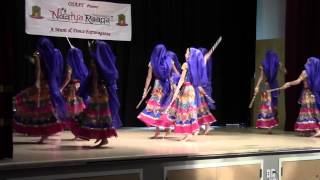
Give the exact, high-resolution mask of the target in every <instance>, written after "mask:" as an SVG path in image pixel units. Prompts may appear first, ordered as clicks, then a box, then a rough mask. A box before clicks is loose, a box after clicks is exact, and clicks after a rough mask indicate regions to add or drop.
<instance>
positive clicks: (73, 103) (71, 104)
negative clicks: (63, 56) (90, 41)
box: [60, 47, 88, 126]
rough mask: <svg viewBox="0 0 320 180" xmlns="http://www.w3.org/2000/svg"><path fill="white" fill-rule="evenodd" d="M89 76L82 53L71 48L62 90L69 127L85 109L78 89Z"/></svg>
mask: <svg viewBox="0 0 320 180" xmlns="http://www.w3.org/2000/svg"><path fill="white" fill-rule="evenodd" d="M87 76H88V69H87V67H86V65H85V63H84V60H83V54H82V51H81V50H80V49H78V48H75V47H71V48H70V49H69V51H68V56H67V70H66V77H65V80H64V82H63V84H62V86H61V88H60V91H61V92H63V94H64V97H65V99H66V102H67V109H68V112H69V115H70V117H69V119H68V122H66V124H67V126H69V125H68V124H69V122H70V121H74V119H75V117H76V116H78V115H79V114H80V113H81V112H82V111H83V110H84V108H85V104H84V102H83V100H82V98H81V97H80V96H78V95H77V92H78V89H79V87H80V86H81V84H83V83H84V80H85V79H86V78H87Z"/></svg>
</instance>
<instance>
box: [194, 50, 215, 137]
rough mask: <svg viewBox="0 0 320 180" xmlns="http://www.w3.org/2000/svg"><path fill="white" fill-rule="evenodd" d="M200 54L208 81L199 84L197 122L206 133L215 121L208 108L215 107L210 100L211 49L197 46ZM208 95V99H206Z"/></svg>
mask: <svg viewBox="0 0 320 180" xmlns="http://www.w3.org/2000/svg"><path fill="white" fill-rule="evenodd" d="M199 50H200V51H201V53H202V55H203V56H204V60H205V64H206V68H205V69H203V70H204V71H205V72H203V73H204V74H205V75H206V76H207V78H205V79H207V80H208V81H207V82H204V81H202V84H201V87H200V89H201V93H200V99H201V103H200V105H199V106H198V123H199V125H200V126H201V125H204V126H205V130H204V135H207V134H208V133H209V132H210V130H211V124H212V123H214V122H216V121H217V120H216V118H215V117H214V116H213V115H212V113H211V112H210V109H215V104H214V102H213V101H212V98H211V97H212V66H213V60H212V58H211V54H212V53H213V51H212V50H210V51H208V50H207V49H206V48H199ZM208 97H209V98H210V99H208Z"/></svg>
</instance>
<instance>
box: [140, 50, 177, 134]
mask: <svg viewBox="0 0 320 180" xmlns="http://www.w3.org/2000/svg"><path fill="white" fill-rule="evenodd" d="M172 58H173V56H172V54H171V55H170V54H169V55H168V54H167V50H166V48H165V46H164V45H163V44H158V45H156V47H155V48H154V49H153V51H152V54H151V58H150V62H149V65H148V66H149V69H148V75H147V78H146V82H145V87H144V91H143V96H142V99H144V98H145V97H146V96H147V91H148V87H149V85H150V83H151V79H152V75H153V74H154V76H155V77H156V79H155V82H154V86H153V89H152V93H151V97H150V99H149V100H148V101H147V105H146V107H145V109H144V110H143V111H142V112H141V113H140V114H139V115H138V117H137V118H138V119H140V120H141V121H142V122H144V123H145V124H146V125H147V126H155V127H156V131H155V134H154V136H153V137H152V138H157V137H158V136H159V135H160V126H164V127H165V128H167V129H169V126H167V124H163V123H161V121H160V117H161V113H162V111H163V109H165V107H166V106H167V105H168V102H169V101H170V98H171V96H170V95H171V90H172V87H171V83H170V75H171V71H172V67H175V66H172V65H173V64H174V61H173V60H172ZM172 62H173V63H172ZM173 69H176V68H173ZM175 72H176V73H177V74H179V73H178V71H177V70H175Z"/></svg>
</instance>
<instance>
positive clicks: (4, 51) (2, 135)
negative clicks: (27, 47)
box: [0, 11, 13, 159]
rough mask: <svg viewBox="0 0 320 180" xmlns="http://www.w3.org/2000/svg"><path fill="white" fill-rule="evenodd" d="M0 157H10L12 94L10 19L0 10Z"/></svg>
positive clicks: (11, 149) (11, 150)
mask: <svg viewBox="0 0 320 180" xmlns="http://www.w3.org/2000/svg"><path fill="white" fill-rule="evenodd" d="M0 17H1V24H2V25H1V28H0V42H1V45H0V55H1V59H0V159H2V158H11V157H12V153H13V147H12V128H11V119H12V113H11V110H12V106H11V102H12V100H11V99H12V94H13V84H12V82H13V48H12V47H13V44H12V43H13V40H12V37H13V36H12V33H11V31H12V27H13V26H12V21H11V20H10V18H9V17H8V16H7V14H6V12H5V11H0Z"/></svg>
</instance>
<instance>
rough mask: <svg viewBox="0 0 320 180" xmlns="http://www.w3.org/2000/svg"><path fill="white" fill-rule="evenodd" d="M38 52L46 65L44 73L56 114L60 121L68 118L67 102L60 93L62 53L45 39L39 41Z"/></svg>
mask: <svg viewBox="0 0 320 180" xmlns="http://www.w3.org/2000/svg"><path fill="white" fill-rule="evenodd" d="M37 50H38V51H39V53H40V58H41V62H42V64H43V65H44V69H43V71H44V72H43V73H44V75H45V76H46V78H47V81H48V86H49V90H50V96H51V101H52V104H53V107H54V108H55V113H56V115H57V117H58V118H59V119H60V120H64V119H66V118H67V117H68V113H67V108H66V103H65V100H64V98H63V96H62V94H61V92H60V85H61V83H62V79H63V78H62V77H63V74H64V73H63V57H62V55H61V52H60V51H59V50H58V49H56V48H54V46H53V44H52V43H51V41H50V40H49V39H47V38H45V37H42V38H40V39H39V40H38V43H37Z"/></svg>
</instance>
